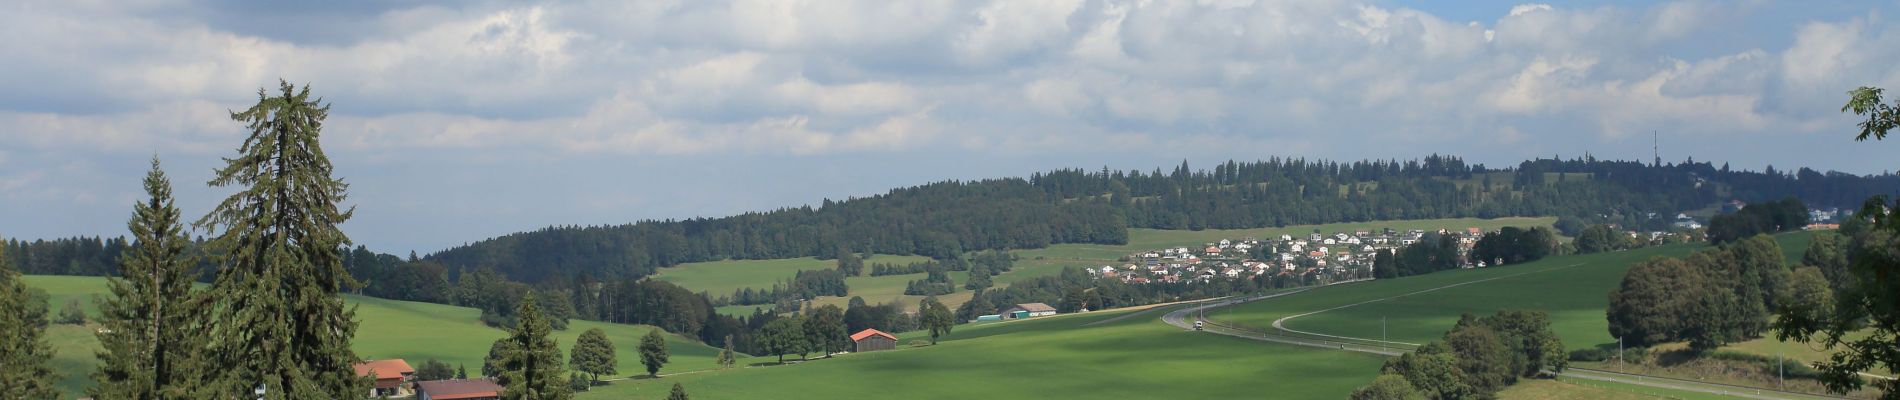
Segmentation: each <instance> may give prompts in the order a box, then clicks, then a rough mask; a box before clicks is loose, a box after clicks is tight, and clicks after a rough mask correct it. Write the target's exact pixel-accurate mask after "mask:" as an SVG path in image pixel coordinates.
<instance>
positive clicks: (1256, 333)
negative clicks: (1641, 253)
mask: <svg viewBox="0 0 1900 400" xmlns="http://www.w3.org/2000/svg"><path fill="white" fill-rule="evenodd" d="M1563 268H1568V266H1566V267H1563ZM1511 276H1515V275H1511ZM1507 277H1508V276H1507ZM1499 278H1503V277H1499ZM1491 279H1497V278H1491ZM1487 280H1489V279H1487ZM1476 282H1477V281H1473V282H1464V283H1458V284H1452V285H1447V286H1444V287H1439V288H1434V289H1427V290H1424V291H1419V292H1412V293H1407V294H1402V295H1398V296H1393V297H1389V298H1386V299H1380V300H1388V299H1393V298H1398V297H1404V296H1409V295H1412V294H1417V293H1424V292H1428V291H1432V290H1437V289H1443V288H1448V287H1453V286H1461V285H1466V284H1471V283H1476ZM1304 291H1305V290H1297V291H1292V292H1285V293H1278V294H1273V295H1267V296H1257V297H1247V298H1227V299H1216V300H1210V302H1208V303H1206V304H1202V305H1196V306H1191V307H1185V308H1182V309H1179V310H1174V311H1170V312H1168V313H1167V314H1164V315H1162V316H1161V321H1162V322H1165V323H1167V324H1169V325H1174V326H1176V327H1180V328H1182V329H1188V330H1192V329H1194V322H1193V321H1192V320H1193V319H1194V315H1195V313H1196V312H1199V311H1201V310H1213V309H1217V308H1221V307H1227V306H1232V305H1235V304H1241V303H1247V302H1253V301H1259V300H1266V299H1271V298H1276V297H1280V296H1287V295H1292V294H1298V293H1301V292H1304ZM1380 300H1374V301H1380ZM1370 302H1372V301H1368V302H1364V303H1357V304H1354V305H1358V304H1365V303H1370ZM1340 308H1345V307H1335V308H1332V309H1328V310H1321V312H1323V311H1331V310H1337V309H1340ZM1316 313H1318V312H1313V313H1306V314H1301V315H1300V316H1304V315H1312V314H1316ZM1287 319H1290V318H1282V319H1280V320H1279V321H1274V327H1275V328H1279V330H1281V331H1282V332H1273V331H1260V330H1254V329H1248V328H1246V327H1238V326H1228V325H1222V324H1218V323H1214V322H1213V321H1207V322H1205V323H1203V324H1202V326H1203V331H1204V332H1208V333H1214V334H1219V335H1227V336H1233V337H1238V338H1243V339H1252V340H1259V341H1266V342H1274V343H1282V344H1290V345H1295V346H1306V347H1315V348H1322V349H1331V350H1340V351H1352V352H1359V353H1369V354H1378V355H1383V356H1398V355H1400V354H1404V353H1405V352H1406V351H1410V349H1411V348H1410V347H1409V346H1403V345H1399V344H1398V342H1380V341H1378V340H1374V339H1364V338H1351V337H1344V336H1333V335H1317V334H1309V333H1305V332H1299V331H1294V330H1290V329H1285V328H1281V327H1280V322H1282V321H1285V320H1287ZM1335 339H1337V340H1335ZM1369 343H1370V344H1369ZM1381 343H1391V344H1394V345H1395V346H1386V345H1383V344H1381ZM1559 376H1562V377H1565V378H1572V379H1585V380H1594V381H1606V382H1619V383H1626V384H1631V385H1639V386H1647V387H1654V388H1663V389H1671V390H1682V391H1690V392H1698V393H1709V394H1717V395H1724V396H1734V397H1741V398H1749V399H1761V400H1809V399H1839V398H1840V397H1830V396H1816V395H1808V394H1801V393H1791V392H1780V391H1774V390H1769V389H1760V388H1751V387H1743V386H1732V385H1723V384H1715V383H1706V382H1697V381H1687V380H1680V379H1671V378H1663V377H1655V376H1647V375H1635V374H1623V373H1616V372H1610V371H1600V370H1591V369H1583V368H1570V369H1567V370H1565V371H1564V372H1563V373H1562V374H1559Z"/></svg>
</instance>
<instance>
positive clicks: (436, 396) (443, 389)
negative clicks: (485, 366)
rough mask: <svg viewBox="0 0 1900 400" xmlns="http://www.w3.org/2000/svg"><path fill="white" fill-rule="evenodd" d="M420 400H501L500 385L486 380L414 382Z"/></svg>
mask: <svg viewBox="0 0 1900 400" xmlns="http://www.w3.org/2000/svg"><path fill="white" fill-rule="evenodd" d="M416 398H417V399H420V400H489V399H500V398H501V385H497V384H495V383H494V382H489V381H488V380H486V379H452V380H444V381H422V382H416Z"/></svg>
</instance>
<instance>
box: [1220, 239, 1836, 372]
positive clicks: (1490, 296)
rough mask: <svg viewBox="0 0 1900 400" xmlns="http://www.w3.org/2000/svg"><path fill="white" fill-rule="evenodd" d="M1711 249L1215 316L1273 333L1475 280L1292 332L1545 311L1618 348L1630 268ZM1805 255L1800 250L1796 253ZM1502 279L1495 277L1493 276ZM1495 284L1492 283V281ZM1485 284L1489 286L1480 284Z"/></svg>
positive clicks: (1357, 287)
mask: <svg viewBox="0 0 1900 400" xmlns="http://www.w3.org/2000/svg"><path fill="white" fill-rule="evenodd" d="M1810 236H1811V234H1809V233H1806V232H1797V233H1789V234H1783V235H1780V236H1777V237H1776V238H1777V239H1778V240H1780V241H1781V242H1782V245H1783V246H1795V245H1801V246H1805V243H1806V242H1807V241H1808V240H1810V239H1811V238H1810ZM1703 247H1706V245H1705V244H1678V245H1669V246H1657V247H1647V248H1642V249H1636V250H1629V251H1619V252H1609V253H1596V254H1583V255H1570V256H1557V257H1550V258H1546V259H1543V260H1539V261H1535V262H1530V263H1524V264H1518V265H1506V266H1501V267H1491V268H1481V269H1463V270H1453V271H1444V272H1438V273H1432V274H1425V275H1420V276H1413V277H1406V278H1400V279H1389V280H1379V281H1372V282H1365V283H1355V284H1347V285H1339V286H1331V287H1324V288H1318V289H1314V290H1312V291H1309V292H1307V293H1303V294H1301V295H1298V296H1288V297H1285V298H1282V299H1275V300H1273V301H1263V302H1257V303H1251V304H1246V305H1243V306H1239V307H1235V308H1232V309H1228V310H1222V311H1220V312H1219V313H1217V314H1215V317H1214V318H1216V319H1220V320H1223V321H1230V322H1234V323H1239V324H1242V325H1247V326H1253V327H1258V328H1262V329H1271V328H1272V323H1273V321H1274V320H1276V319H1279V318H1281V317H1285V316H1290V315H1296V314H1301V313H1306V312H1309V311H1315V310H1325V309H1329V308H1333V307H1338V306H1344V305H1348V304H1355V303H1360V302H1365V301H1371V300H1376V299H1384V298H1388V297H1392V296H1398V295H1402V294H1408V293H1414V292H1420V291H1424V290H1428V289H1433V288H1439V287H1444V286H1447V285H1453V284H1460V283H1467V282H1476V283H1469V284H1465V285H1462V286H1456V287H1449V288H1445V289H1441V290H1435V291H1430V292H1424V293H1416V294H1410V295H1407V296H1404V297H1399V298H1395V299H1389V300H1381V301H1373V302H1370V303H1365V304H1360V305H1356V306H1352V307H1348V308H1342V309H1338V310H1333V311H1327V312H1323V313H1318V314H1313V315H1308V316H1305V317H1300V318H1296V319H1293V320H1290V321H1287V322H1286V323H1285V325H1286V327H1287V328H1290V329H1295V330H1301V331H1307V332H1314V333H1320V334H1327V335H1339V336H1350V337H1359V338H1372V339H1377V338H1379V337H1380V336H1381V334H1382V333H1381V330H1382V325H1381V319H1383V320H1384V324H1383V335H1385V337H1387V338H1389V340H1392V341H1397V342H1409V343H1426V342H1429V341H1432V340H1437V339H1438V338H1439V337H1441V336H1443V335H1444V332H1445V331H1446V330H1449V329H1451V327H1452V325H1454V324H1455V323H1456V322H1457V321H1458V318H1459V316H1460V315H1461V314H1465V313H1470V314H1475V315H1486V314H1491V313H1493V312H1496V311H1498V310H1503V309H1530V310H1544V311H1547V312H1549V313H1550V314H1551V328H1552V329H1553V330H1554V331H1556V332H1557V334H1558V335H1559V336H1560V337H1562V338H1563V339H1564V345H1565V346H1566V347H1570V348H1583V347H1589V346H1596V345H1600V344H1606V343H1608V344H1613V343H1616V339H1615V338H1612V337H1610V335H1609V329H1608V322H1607V321H1606V320H1605V318H1604V314H1603V313H1604V309H1605V308H1606V307H1608V303H1609V292H1610V291H1611V290H1613V289H1615V288H1616V287H1617V286H1618V285H1619V284H1620V282H1622V279H1623V274H1624V272H1625V271H1628V269H1629V267H1630V265H1632V264H1634V263H1636V262H1638V261H1642V260H1645V259H1649V258H1652V257H1680V256H1684V255H1687V254H1688V253H1689V252H1690V251H1693V250H1695V249H1699V248H1703ZM1792 254H1794V255H1795V256H1797V257H1798V256H1799V252H1798V251H1795V252H1792ZM1493 278H1495V279H1493ZM1487 279H1489V280H1487ZM1480 281H1482V282H1480Z"/></svg>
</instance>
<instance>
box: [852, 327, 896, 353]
mask: <svg viewBox="0 0 1900 400" xmlns="http://www.w3.org/2000/svg"><path fill="white" fill-rule="evenodd" d="M851 342H852V343H855V344H856V346H857V349H856V350H855V351H856V352H859V353H863V352H867V351H878V350H890V349H894V348H897V337H896V336H891V334H889V333H884V331H880V330H876V329H865V330H864V331H863V332H858V333H856V334H852V335H851Z"/></svg>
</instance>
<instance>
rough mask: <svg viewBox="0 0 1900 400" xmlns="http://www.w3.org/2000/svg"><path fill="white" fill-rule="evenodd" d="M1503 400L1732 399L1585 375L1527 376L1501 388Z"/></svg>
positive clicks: (1499, 395)
mask: <svg viewBox="0 0 1900 400" xmlns="http://www.w3.org/2000/svg"><path fill="white" fill-rule="evenodd" d="M1498 398H1499V399H1503V400H1638V399H1695V400H1699V399H1730V398H1733V397H1726V396H1720V395H1714V394H1708V393H1702V392H1690V391H1682V390H1672V389H1660V388H1653V387H1648V386H1637V385H1631V384H1626V383H1617V382H1600V381H1592V380H1583V379H1574V380H1573V379H1559V380H1545V379H1527V380H1522V381H1518V383H1517V384H1516V385H1511V387H1509V388H1505V389H1504V391H1501V392H1498Z"/></svg>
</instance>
